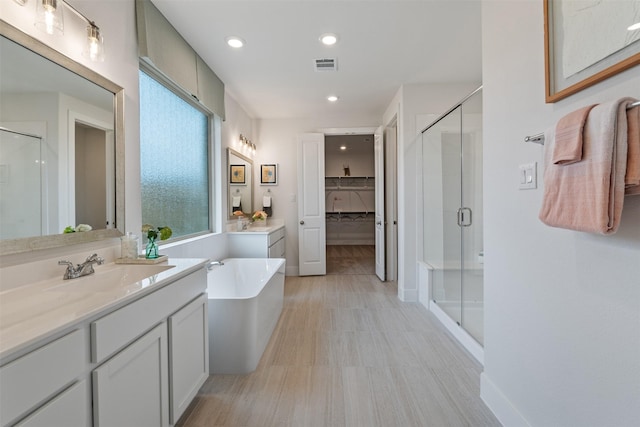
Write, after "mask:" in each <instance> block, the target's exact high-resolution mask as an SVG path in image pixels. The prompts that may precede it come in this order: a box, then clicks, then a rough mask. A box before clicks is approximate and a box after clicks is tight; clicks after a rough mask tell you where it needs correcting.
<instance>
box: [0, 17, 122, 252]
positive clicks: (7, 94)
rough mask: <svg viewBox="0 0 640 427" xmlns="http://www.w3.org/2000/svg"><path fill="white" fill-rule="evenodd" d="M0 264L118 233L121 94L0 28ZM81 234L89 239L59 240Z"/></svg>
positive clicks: (87, 72) (84, 70)
mask: <svg viewBox="0 0 640 427" xmlns="http://www.w3.org/2000/svg"><path fill="white" fill-rule="evenodd" d="M0 35H1V36H0V76H1V78H0V127H1V128H2V129H1V130H0V254H3V255H5V254H11V253H20V252H26V251H30V250H35V249H45V248H52V247H59V246H64V245H68V244H75V243H81V242H87V241H96V240H101V239H104V238H107V237H112V236H118V235H120V234H121V232H122V231H123V230H124V197H123V196H124V191H123V185H124V180H123V177H124V171H123V167H124V139H123V138H124V129H123V128H122V126H123V109H122V107H123V102H124V93H123V89H122V88H121V87H119V86H117V85H115V84H114V83H112V82H110V81H108V80H107V79H105V78H103V77H102V76H100V75H99V74H97V73H95V72H94V71H92V70H90V69H88V68H86V67H84V66H83V65H80V64H78V63H76V62H74V61H72V60H70V59H69V58H67V57H66V56H64V55H62V54H60V53H59V52H57V51H55V50H53V49H51V48H49V47H48V46H46V45H44V44H43V43H41V42H39V41H38V40H36V39H34V38H32V37H30V36H28V35H26V34H24V33H23V32H21V31H20V30H17V29H16V28H14V27H12V26H11V25H9V24H7V23H6V22H4V21H0ZM78 224H88V225H90V226H91V227H92V229H93V230H92V231H89V232H76V233H69V234H61V233H62V232H63V230H64V229H65V228H66V227H68V226H71V227H75V226H76V225H78Z"/></svg>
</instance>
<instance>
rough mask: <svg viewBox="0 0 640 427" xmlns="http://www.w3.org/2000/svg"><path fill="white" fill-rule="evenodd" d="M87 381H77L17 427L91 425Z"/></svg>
mask: <svg viewBox="0 0 640 427" xmlns="http://www.w3.org/2000/svg"><path fill="white" fill-rule="evenodd" d="M87 395H88V392H87V383H86V382H85V381H84V380H83V381H80V382H77V383H76V384H74V385H73V386H71V387H69V388H68V389H67V390H65V391H63V392H62V393H60V395H58V396H56V397H55V398H54V399H52V400H51V401H50V402H49V403H47V404H46V405H44V406H43V407H42V408H40V409H38V410H37V411H35V412H34V413H33V414H31V415H30V416H29V417H27V418H26V419H24V420H23V421H22V422H20V423H18V424H17V425H16V427H18V426H19V427H69V426H78V427H80V426H85V425H90V422H91V420H90V418H89V410H88V409H89V404H88V403H89V402H88V399H87Z"/></svg>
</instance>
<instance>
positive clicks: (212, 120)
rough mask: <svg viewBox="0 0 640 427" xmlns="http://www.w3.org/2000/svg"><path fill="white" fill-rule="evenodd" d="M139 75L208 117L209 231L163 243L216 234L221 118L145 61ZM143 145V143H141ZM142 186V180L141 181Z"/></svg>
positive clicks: (140, 106)
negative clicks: (218, 150) (143, 74)
mask: <svg viewBox="0 0 640 427" xmlns="http://www.w3.org/2000/svg"><path fill="white" fill-rule="evenodd" d="M139 64H140V66H139V73H140V72H143V73H145V74H146V75H147V76H149V77H150V78H152V79H153V80H155V81H156V82H157V83H158V84H160V85H162V86H164V87H165V88H166V89H167V90H169V91H171V92H172V93H173V94H174V95H176V96H177V97H179V98H180V99H182V100H183V101H185V102H186V103H188V104H189V105H191V106H192V107H193V108H195V109H197V110H198V111H200V112H201V113H202V114H204V115H205V116H206V117H207V163H208V168H207V182H208V187H209V189H208V197H209V203H208V205H209V212H208V217H209V229H208V230H203V231H200V232H197V233H191V234H186V235H182V236H178V237H171V238H170V239H167V240H164V241H163V243H174V242H179V241H181V240H187V239H192V238H196V237H200V236H205V235H209V234H216V233H217V232H218V231H217V228H218V221H217V218H218V216H219V210H220V209H219V208H220V204H219V203H218V200H217V197H216V196H217V191H216V189H217V186H218V184H217V182H215V180H214V178H215V177H216V176H217V175H218V174H217V173H216V172H217V170H218V167H217V164H216V159H217V157H218V156H216V149H217V147H218V146H219V144H218V141H217V138H216V135H217V134H218V133H219V132H218V129H217V127H218V126H220V122H221V120H220V119H219V117H218V116H217V115H216V114H215V113H214V112H213V111H211V110H210V109H208V108H207V107H205V106H204V105H203V104H202V103H200V101H199V100H198V98H197V97H196V96H195V95H192V94H190V93H189V92H187V91H186V90H184V89H182V88H181V87H180V86H179V85H177V84H176V83H175V82H173V81H172V80H171V79H170V78H169V77H167V76H166V75H165V74H164V73H162V72H161V71H159V70H157V69H156V68H154V67H152V66H151V65H149V64H147V63H146V62H144V61H140V62H139ZM139 73H138V85H139V83H140V74H139ZM139 93H140V88H139V86H138V94H139ZM138 108H139V110H141V109H142V102H141V100H140V96H138ZM141 125H142V123H140V129H142V126H141ZM139 140H140V138H139ZM140 143H142V141H140ZM140 168H142V155H140ZM140 183H141V184H142V179H141V180H140ZM140 187H141V188H140V208H141V210H140V220H141V223H142V221H143V219H142V185H141V186H140Z"/></svg>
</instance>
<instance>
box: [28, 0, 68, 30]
mask: <svg viewBox="0 0 640 427" xmlns="http://www.w3.org/2000/svg"><path fill="white" fill-rule="evenodd" d="M35 25H36V27H37V28H38V29H40V30H42V31H44V32H45V33H47V34H57V35H62V34H64V19H63V16H62V7H58V0H37V1H36V24H35Z"/></svg>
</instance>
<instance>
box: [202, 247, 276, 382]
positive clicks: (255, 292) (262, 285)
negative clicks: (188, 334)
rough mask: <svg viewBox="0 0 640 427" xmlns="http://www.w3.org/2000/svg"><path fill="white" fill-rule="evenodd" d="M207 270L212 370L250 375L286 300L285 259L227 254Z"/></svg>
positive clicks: (210, 367)
mask: <svg viewBox="0 0 640 427" xmlns="http://www.w3.org/2000/svg"><path fill="white" fill-rule="evenodd" d="M223 263H224V265H221V266H219V265H212V266H210V267H209V273H208V274H207V292H208V294H209V373H211V374H247V373H249V372H252V371H254V370H255V369H256V367H257V366H258V362H260V358H261V357H262V353H263V352H264V349H265V347H266V346H267V343H268V342H269V338H271V334H272V333H273V330H274V328H275V326H276V323H278V319H279V318H280V313H281V312H282V305H283V301H284V271H285V260H284V259H281V258H264V259H263V258H229V259H225V260H223Z"/></svg>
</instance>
